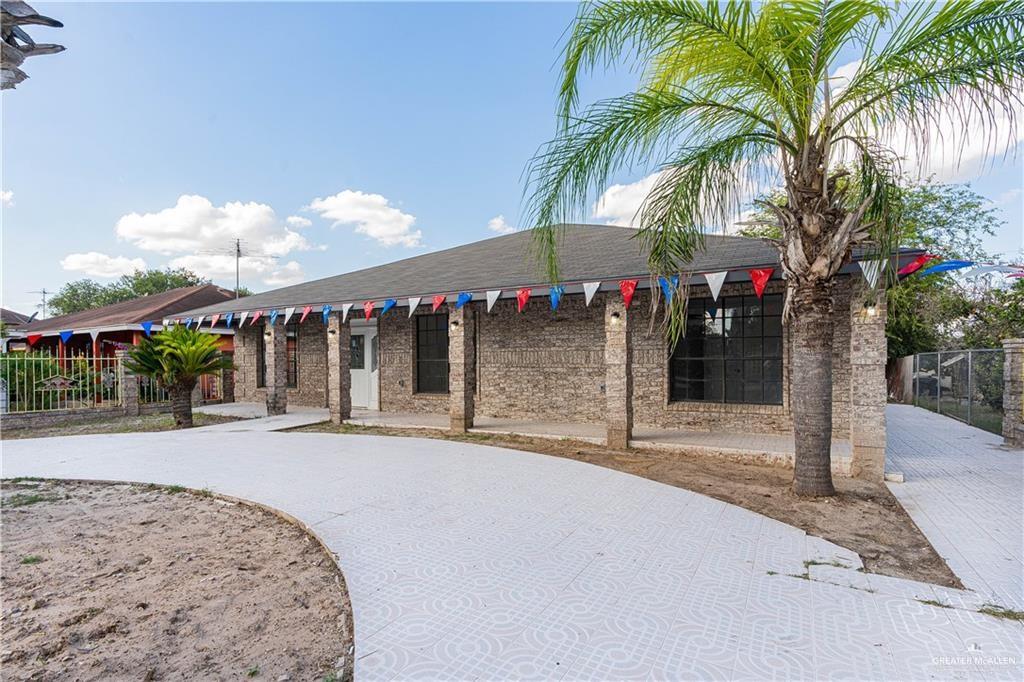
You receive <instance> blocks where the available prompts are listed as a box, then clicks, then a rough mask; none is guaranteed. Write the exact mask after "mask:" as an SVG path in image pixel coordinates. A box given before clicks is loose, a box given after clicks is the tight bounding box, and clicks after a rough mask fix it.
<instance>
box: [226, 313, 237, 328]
mask: <svg viewBox="0 0 1024 682" xmlns="http://www.w3.org/2000/svg"><path fill="white" fill-rule="evenodd" d="M234 321H235V314H234V313H228V314H227V317H225V318H224V324H226V325H227V326H228V329H230V328H231V323H232V322H234Z"/></svg>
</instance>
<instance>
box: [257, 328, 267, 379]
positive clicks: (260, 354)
mask: <svg viewBox="0 0 1024 682" xmlns="http://www.w3.org/2000/svg"><path fill="white" fill-rule="evenodd" d="M258 331H259V333H258V334H256V388H263V387H264V386H266V385H267V343H266V341H264V340H263V330H262V329H260V330H258Z"/></svg>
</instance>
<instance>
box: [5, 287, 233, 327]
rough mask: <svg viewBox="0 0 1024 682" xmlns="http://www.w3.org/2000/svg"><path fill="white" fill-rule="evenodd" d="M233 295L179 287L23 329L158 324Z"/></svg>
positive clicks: (223, 291)
mask: <svg viewBox="0 0 1024 682" xmlns="http://www.w3.org/2000/svg"><path fill="white" fill-rule="evenodd" d="M234 297H235V294H234V292H233V291H229V290H227V289H222V288H221V287H219V286H216V285H214V284H200V285H197V286H194V287H180V288H178V289H171V290H170V291H164V292H162V293H159V294H152V295H150V296H142V297H139V298H133V299H131V300H130V301H121V302H120V303H111V304H110V305H105V306H101V307H99V308H93V309H91V310H83V311H81V312H77V313H70V314H68V315H60V316H58V317H48V318H46V319H45V320H36V321H35V322H33V323H32V324H30V325H28V326H27V327H26V328H25V331H27V332H30V333H44V332H57V331H60V330H62V329H73V330H75V329H80V330H85V329H93V328H96V327H116V326H118V325H136V324H140V323H142V322H153V321H156V322H158V323H159V321H160V320H162V319H163V318H164V317H167V316H168V315H174V314H177V313H181V312H182V311H184V310H188V309H189V308H197V307H199V306H209V305H213V304H215V303H220V302H222V301H226V300H228V299H231V300H234Z"/></svg>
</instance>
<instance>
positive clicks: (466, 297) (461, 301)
mask: <svg viewBox="0 0 1024 682" xmlns="http://www.w3.org/2000/svg"><path fill="white" fill-rule="evenodd" d="M472 300H473V294H471V293H469V292H468V291H463V292H460V293H459V297H458V298H457V299H455V309H456V310H458V309H459V308H461V307H462V306H464V305H466V304H467V303H469V302H470V301H472Z"/></svg>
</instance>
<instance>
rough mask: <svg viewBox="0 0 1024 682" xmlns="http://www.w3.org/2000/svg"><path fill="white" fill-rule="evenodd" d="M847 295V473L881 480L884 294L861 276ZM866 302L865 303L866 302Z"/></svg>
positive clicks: (884, 350) (884, 346) (882, 450)
mask: <svg viewBox="0 0 1024 682" xmlns="http://www.w3.org/2000/svg"><path fill="white" fill-rule="evenodd" d="M852 286H853V292H852V296H850V444H851V446H852V449H853V458H852V461H851V462H850V474H851V475H852V476H855V477H856V478H863V479H866V480H870V481H876V482H881V481H882V480H883V479H884V477H885V437H886V436H885V403H886V388H887V386H886V381H885V363H886V359H887V350H888V342H887V341H886V339H885V316H886V309H885V295H884V294H882V293H879V294H878V295H877V300H875V298H873V296H874V294H872V293H871V292H869V291H868V290H867V286H866V284H865V282H864V281H863V280H862V279H855V280H853V283H852ZM866 302H867V304H866Z"/></svg>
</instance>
